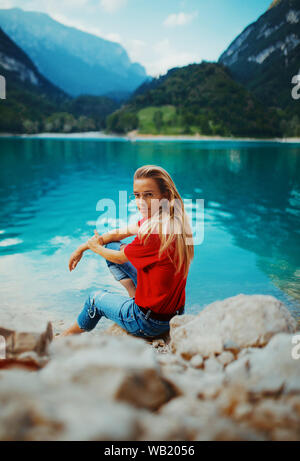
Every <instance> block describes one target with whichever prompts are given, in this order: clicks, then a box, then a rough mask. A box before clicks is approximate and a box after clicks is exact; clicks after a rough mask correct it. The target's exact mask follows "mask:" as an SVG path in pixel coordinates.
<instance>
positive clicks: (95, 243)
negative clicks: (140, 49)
mask: <svg viewBox="0 0 300 461" xmlns="http://www.w3.org/2000/svg"><path fill="white" fill-rule="evenodd" d="M94 233H95V235H94V236H93V237H92V238H90V239H89V240H88V241H87V245H88V247H89V249H90V250H92V251H94V253H98V250H99V248H100V247H101V246H103V244H104V242H103V239H102V237H101V236H100V235H99V234H98V232H97V231H96V230H95V231H94Z"/></svg>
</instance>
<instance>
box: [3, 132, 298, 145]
mask: <svg viewBox="0 0 300 461" xmlns="http://www.w3.org/2000/svg"><path fill="white" fill-rule="evenodd" d="M0 137H2V138H5V137H14V138H68V139H79V138H80V139H82V138H85V139H116V138H118V139H123V140H124V141H126V140H127V141H132V142H136V141H238V142H241V141H244V142H280V143H292V144H294V143H296V144H299V143H300V138H263V139H262V138H240V137H224V136H205V135H199V134H196V135H183V134H180V135H156V134H140V133H138V132H137V131H131V132H129V133H127V134H126V135H119V134H117V133H115V134H106V133H104V132H102V131H88V132H79V133H36V134H13V133H0Z"/></svg>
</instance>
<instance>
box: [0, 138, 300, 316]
mask: <svg viewBox="0 0 300 461" xmlns="http://www.w3.org/2000/svg"><path fill="white" fill-rule="evenodd" d="M143 164H158V165H161V166H162V167H164V168H165V169H166V170H167V171H168V172H169V173H170V174H171V176H172V177H173V179H174V181H175V184H176V186H177V188H178V190H179V192H180V193H181V195H182V197H183V198H185V199H192V202H191V203H189V204H188V205H187V211H188V213H189V215H190V217H191V220H192V224H193V228H194V229H195V226H196V224H197V223H196V222H195V218H196V216H197V215H196V211H197V202H196V200H197V199H203V200H204V240H203V243H202V244H201V245H198V246H196V248H195V259H194V261H193V264H192V267H191V270H190V274H189V278H188V284H187V303H186V306H187V310H188V311H190V312H197V311H198V310H199V309H201V308H203V307H204V306H205V305H207V304H208V303H210V302H213V301H215V300H217V299H223V298H225V297H228V296H234V295H236V294H239V293H246V294H254V293H261V294H271V295H274V296H276V297H278V298H279V299H281V300H282V301H284V302H285V303H286V304H287V305H288V307H289V308H290V310H291V311H292V312H293V313H294V314H295V315H296V316H300V290H299V286H300V281H299V275H300V267H299V259H300V255H299V238H300V237H299V232H300V226H299V217H300V174H299V173H300V146H299V145H296V144H289V145H285V144H279V143H262V142H261V143H259V142H257V143H252V142H251V143H250V142H243V143H242V142H208V141H207V142H205V141H199V142H195V141H190V142H187V141H185V142H179V141H170V142H168V141H156V142H148V141H147V142H143V141H137V142H135V143H131V142H126V141H125V142H124V140H120V139H119V140H86V139H85V140H80V139H72V140H62V139H21V138H2V139H0V255H1V258H0V273H1V280H2V283H1V295H2V299H3V300H5V302H6V303H8V304H9V303H18V302H22V303H23V304H25V305H28V306H31V305H42V306H44V307H45V309H55V310H57V311H59V312H61V313H62V314H61V315H62V316H63V315H66V314H67V313H69V314H70V315H73V316H74V314H76V313H77V312H78V311H79V310H80V309H81V306H82V303H83V302H84V300H85V297H86V295H87V293H88V292H89V291H90V289H94V288H97V287H104V288H108V289H114V290H117V291H118V292H120V293H123V292H124V291H123V288H122V287H120V286H119V284H118V283H117V282H115V281H114V280H113V279H112V277H111V276H110V273H108V271H107V268H106V264H105V261H104V260H103V259H102V258H101V257H100V256H99V257H98V256H97V255H95V254H92V253H91V252H87V253H86V254H85V255H84V257H83V259H82V261H81V262H80V264H79V265H78V267H77V269H76V270H75V271H74V272H72V273H69V271H68V268H67V263H68V258H69V256H70V254H71V252H72V251H73V250H74V249H75V248H76V246H77V245H79V244H80V243H81V242H82V241H84V240H85V239H87V238H88V237H90V236H91V235H92V234H93V230H94V228H95V224H96V221H97V220H98V217H99V216H100V213H99V211H96V204H97V202H98V201H99V200H100V199H102V198H110V199H113V200H115V202H116V204H118V200H119V191H127V192H128V194H130V193H131V192H132V178H133V173H134V171H135V169H136V168H138V167H139V166H141V165H143ZM128 212H129V214H130V215H131V217H132V219H133V220H135V219H139V217H140V216H139V215H138V214H137V210H136V208H135V205H134V204H133V203H130V204H129V208H128ZM199 216H200V215H199ZM116 218H117V219H118V218H119V216H116ZM117 223H118V221H113V220H111V221H109V222H108V223H107V222H106V221H105V220H103V222H102V224H101V221H100V220H98V221H97V225H99V224H100V225H102V226H103V229H102V231H103V232H104V231H106V230H108V229H110V228H112V227H115V225H117ZM130 240H131V239H128V241H130Z"/></svg>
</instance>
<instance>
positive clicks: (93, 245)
mask: <svg viewBox="0 0 300 461" xmlns="http://www.w3.org/2000/svg"><path fill="white" fill-rule="evenodd" d="M88 246H89V249H90V250H92V251H93V252H94V253H97V254H99V255H100V256H103V258H105V259H107V260H108V261H111V262H112V263H117V264H123V263H125V262H127V261H128V258H127V256H126V255H125V253H124V248H123V249H122V250H110V249H109V248H105V247H104V246H102V245H100V244H99V241H98V237H97V235H95V236H94V237H92V238H90V239H89V240H88Z"/></svg>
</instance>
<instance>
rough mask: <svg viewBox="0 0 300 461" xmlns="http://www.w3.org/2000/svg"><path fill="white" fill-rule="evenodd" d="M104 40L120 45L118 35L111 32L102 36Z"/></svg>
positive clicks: (120, 40) (120, 38)
mask: <svg viewBox="0 0 300 461" xmlns="http://www.w3.org/2000/svg"><path fill="white" fill-rule="evenodd" d="M103 38H105V39H106V40H110V41H111V42H117V43H121V42H122V37H121V35H120V34H116V33H114V32H111V33H109V34H106V35H104V36H103Z"/></svg>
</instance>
